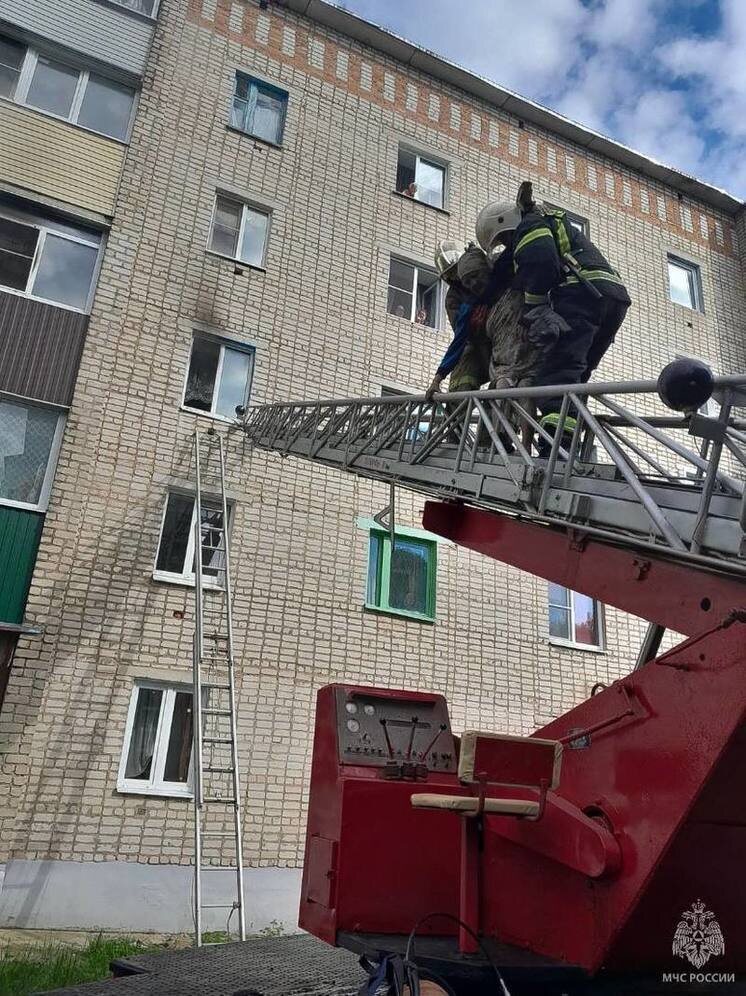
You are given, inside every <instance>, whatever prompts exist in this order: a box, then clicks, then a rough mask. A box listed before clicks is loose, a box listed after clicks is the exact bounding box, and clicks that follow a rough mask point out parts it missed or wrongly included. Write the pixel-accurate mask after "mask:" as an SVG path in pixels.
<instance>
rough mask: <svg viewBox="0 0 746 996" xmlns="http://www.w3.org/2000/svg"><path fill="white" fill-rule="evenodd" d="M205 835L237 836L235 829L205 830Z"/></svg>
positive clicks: (203, 832) (203, 833) (203, 834)
mask: <svg viewBox="0 0 746 996" xmlns="http://www.w3.org/2000/svg"><path fill="white" fill-rule="evenodd" d="M202 836H203V837H235V836H236V832H235V830H203V831H202Z"/></svg>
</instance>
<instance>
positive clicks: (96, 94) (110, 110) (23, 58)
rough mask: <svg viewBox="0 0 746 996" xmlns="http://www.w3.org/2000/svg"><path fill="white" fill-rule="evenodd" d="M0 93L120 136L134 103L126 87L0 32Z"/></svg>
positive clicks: (126, 131)
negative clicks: (30, 47)
mask: <svg viewBox="0 0 746 996" xmlns="http://www.w3.org/2000/svg"><path fill="white" fill-rule="evenodd" d="M0 96H1V97H9V98H12V99H14V100H15V101H17V102H18V103H19V104H26V105H27V106H28V107H33V108H35V109H36V110H38V111H43V112H44V113H45V114H52V115H53V116H54V117H57V118H64V120H65V121H71V122H73V123H74V124H79V125H81V126H82V127H83V128H89V129H91V131H96V132H100V133H101V134H102V135H108V136H109V138H116V139H118V140H119V141H125V140H126V138H127V135H128V134H129V128H130V120H131V118H132V110H133V107H134V103H135V91H134V90H133V89H132V88H131V87H127V86H122V85H121V84H120V83H114V82H113V81H112V80H107V79H105V78H104V77H103V76H98V75H97V74H96V73H92V72H89V71H88V70H87V69H78V68H76V67H74V66H69V65H67V63H65V62H60V61H59V60H58V59H53V58H50V57H49V56H47V55H42V54H41V53H39V52H36V51H34V50H33V49H29V48H27V47H26V46H25V45H20V44H19V43H18V42H16V41H13V40H12V39H10V38H6V37H4V36H0Z"/></svg>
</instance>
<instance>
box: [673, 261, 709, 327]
mask: <svg viewBox="0 0 746 996" xmlns="http://www.w3.org/2000/svg"><path fill="white" fill-rule="evenodd" d="M671 266H674V267H678V268H679V269H680V270H684V271H685V272H686V273H687V275H688V276H689V286H690V288H691V292H692V304H691V305H689V304H682V303H681V301H674V299H673V297H672V296H671ZM666 283H667V284H668V300H669V302H670V303H671V304H675V305H677V306H678V307H679V308H686V310H687V311H696V312H698V313H699V314H700V315H703V314H704V311H705V308H704V303H703V293H702V267H701V266H700V265H699V263H693V262H692V261H691V260H689V259H684V258H683V256H679V255H677V254H676V253H673V252H667V253H666Z"/></svg>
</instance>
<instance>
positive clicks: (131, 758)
mask: <svg viewBox="0 0 746 996" xmlns="http://www.w3.org/2000/svg"><path fill="white" fill-rule="evenodd" d="M162 698H163V692H162V691H161V690H160V689H159V688H141V689H139V691H138V694H137V707H136V709H135V719H134V722H133V724H132V733H131V735H130V749H129V753H128V754H127V768H126V770H125V773H124V775H125V778H136V779H141V780H143V781H147V780H148V779H149V778H150V776H151V769H152V766H153V751H154V750H155V735H156V733H157V732H158V719H159V717H160V714H161V699H162Z"/></svg>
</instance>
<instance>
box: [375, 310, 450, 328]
mask: <svg viewBox="0 0 746 996" xmlns="http://www.w3.org/2000/svg"><path fill="white" fill-rule="evenodd" d="M386 314H387V316H388V317H389V318H395V319H396V320H397V322H406V323H407V325H413V326H414V327H415V328H418V329H428V331H430V332H442V331H443V329H442V328H440V326H438V325H425V323H424V322H416V321H415V320H414V319H413V318H407V317H406V316H405V315H392V314H391V312H390V311H387V312H386Z"/></svg>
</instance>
